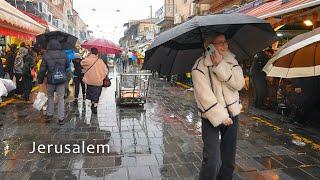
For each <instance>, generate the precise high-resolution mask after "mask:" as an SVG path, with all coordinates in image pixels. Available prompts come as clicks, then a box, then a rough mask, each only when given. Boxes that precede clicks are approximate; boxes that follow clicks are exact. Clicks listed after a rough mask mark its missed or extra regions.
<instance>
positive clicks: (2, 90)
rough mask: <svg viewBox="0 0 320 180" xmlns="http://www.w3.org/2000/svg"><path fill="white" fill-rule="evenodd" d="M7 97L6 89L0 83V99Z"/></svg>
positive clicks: (0, 82)
mask: <svg viewBox="0 0 320 180" xmlns="http://www.w3.org/2000/svg"><path fill="white" fill-rule="evenodd" d="M7 95H8V91H7V88H6V87H5V86H4V84H3V82H2V81H0V97H1V96H7Z"/></svg>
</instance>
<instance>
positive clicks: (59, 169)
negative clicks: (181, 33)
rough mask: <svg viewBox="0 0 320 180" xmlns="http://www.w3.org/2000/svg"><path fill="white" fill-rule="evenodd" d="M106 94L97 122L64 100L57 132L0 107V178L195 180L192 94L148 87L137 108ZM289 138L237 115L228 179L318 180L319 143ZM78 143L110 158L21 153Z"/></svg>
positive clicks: (281, 128) (21, 108) (29, 111)
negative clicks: (105, 148)
mask: <svg viewBox="0 0 320 180" xmlns="http://www.w3.org/2000/svg"><path fill="white" fill-rule="evenodd" d="M111 76H113V81H114V80H115V78H114V74H113V75H111ZM114 84H115V83H113V85H114ZM114 91H115V87H114V86H112V87H110V88H108V89H104V90H103V96H102V97H101V100H100V102H99V107H98V114H97V115H92V114H91V111H90V108H89V105H88V102H86V104H83V103H82V102H79V104H78V106H74V105H73V104H72V103H71V102H72V99H69V100H68V101H69V102H70V103H69V102H68V103H67V106H66V107H67V112H68V113H67V118H66V119H67V122H66V124H65V125H63V126H59V125H58V124H56V123H53V122H52V123H50V124H45V123H44V119H43V116H42V114H41V113H40V112H37V111H36V110H34V109H33V108H32V107H31V105H26V104H22V103H20V102H15V103H13V104H11V105H8V106H6V107H3V108H1V109H0V115H1V118H2V119H3V121H4V126H3V127H2V128H1V130H0V133H1V134H0V136H1V139H2V141H1V144H0V151H1V159H0V179H19V180H20V179H41V180H44V179H53V178H54V179H197V178H198V173H199V170H200V166H201V158H202V157H201V156H202V155H201V154H202V152H201V151H202V139H201V121H200V119H199V117H198V115H197V111H196V105H195V103H194V99H193V94H192V92H190V91H186V90H184V89H182V88H179V87H171V86H169V85H168V84H167V83H166V82H164V81H160V80H152V82H151V89H150V96H149V101H148V102H147V103H146V104H145V105H144V107H143V106H138V107H117V106H116V104H115V98H114ZM292 134H294V132H292V130H291V131H289V129H288V128H286V126H285V124H277V125H274V124H271V123H270V122H269V121H267V120H265V119H263V118H261V117H254V116H252V115H249V114H245V113H244V114H242V115H241V122H240V129H239V134H238V145H237V155H236V170H235V179H272V180H277V179H319V178H320V161H319V159H320V158H319V157H320V153H319V152H320V151H319V149H317V146H316V145H317V144H316V143H318V144H319V142H305V146H298V145H296V144H293V143H292V139H293V138H295V137H299V135H298V134H296V135H295V136H294V135H292ZM305 138H306V139H308V137H305ZM82 141H84V142H85V143H86V144H93V145H96V144H108V145H109V147H110V152H109V153H104V154H103V153H94V154H90V153H88V152H86V153H83V154H54V153H51V154H47V153H46V154H41V153H35V154H30V153H29V152H30V151H31V150H32V143H33V142H36V144H40V143H43V144H63V145H65V144H81V142H82Z"/></svg>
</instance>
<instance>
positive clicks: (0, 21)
mask: <svg viewBox="0 0 320 180" xmlns="http://www.w3.org/2000/svg"><path fill="white" fill-rule="evenodd" d="M0 27H5V28H7V29H11V27H12V29H13V30H15V31H20V32H23V33H27V34H30V35H38V34H41V33H44V32H45V30H46V27H45V26H43V25H41V24H39V23H38V22H36V21H35V20H33V19H32V18H30V17H29V16H27V15H25V14H24V13H22V12H21V11H19V10H18V9H16V8H15V7H13V6H11V5H10V4H9V3H7V2H6V1H4V0H0Z"/></svg>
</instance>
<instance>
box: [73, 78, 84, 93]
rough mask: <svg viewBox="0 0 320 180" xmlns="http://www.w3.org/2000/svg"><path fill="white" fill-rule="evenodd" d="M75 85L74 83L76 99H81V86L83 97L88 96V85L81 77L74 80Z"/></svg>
mask: <svg viewBox="0 0 320 180" xmlns="http://www.w3.org/2000/svg"><path fill="white" fill-rule="evenodd" d="M73 83H74V91H75V92H74V93H75V94H74V97H75V98H78V97H79V90H80V85H81V90H82V96H84V95H85V94H86V85H85V84H84V82H83V81H82V77H81V76H77V77H74V78H73Z"/></svg>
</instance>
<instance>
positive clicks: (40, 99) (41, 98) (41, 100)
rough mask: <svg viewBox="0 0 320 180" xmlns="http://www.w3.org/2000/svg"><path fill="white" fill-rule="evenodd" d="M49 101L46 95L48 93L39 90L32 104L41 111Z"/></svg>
mask: <svg viewBox="0 0 320 180" xmlns="http://www.w3.org/2000/svg"><path fill="white" fill-rule="evenodd" d="M47 101H48V98H47V97H46V95H45V94H44V93H43V92H38V94H37V97H36V99H35V101H34V102H33V105H32V106H33V107H34V108H35V109H36V110H38V111H41V109H42V107H43V106H44V105H45V104H46V102H47Z"/></svg>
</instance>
